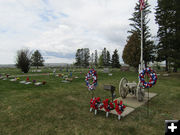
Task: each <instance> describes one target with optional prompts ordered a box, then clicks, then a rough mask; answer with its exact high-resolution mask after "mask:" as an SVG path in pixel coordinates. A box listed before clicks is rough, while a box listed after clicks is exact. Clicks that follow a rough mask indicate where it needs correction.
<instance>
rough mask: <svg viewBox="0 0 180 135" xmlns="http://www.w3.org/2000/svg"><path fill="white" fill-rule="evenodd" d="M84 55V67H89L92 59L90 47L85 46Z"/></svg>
mask: <svg viewBox="0 0 180 135" xmlns="http://www.w3.org/2000/svg"><path fill="white" fill-rule="evenodd" d="M83 54H84V55H83V56H84V61H83V65H84V67H88V66H89V60H90V51H89V48H84V49H83Z"/></svg>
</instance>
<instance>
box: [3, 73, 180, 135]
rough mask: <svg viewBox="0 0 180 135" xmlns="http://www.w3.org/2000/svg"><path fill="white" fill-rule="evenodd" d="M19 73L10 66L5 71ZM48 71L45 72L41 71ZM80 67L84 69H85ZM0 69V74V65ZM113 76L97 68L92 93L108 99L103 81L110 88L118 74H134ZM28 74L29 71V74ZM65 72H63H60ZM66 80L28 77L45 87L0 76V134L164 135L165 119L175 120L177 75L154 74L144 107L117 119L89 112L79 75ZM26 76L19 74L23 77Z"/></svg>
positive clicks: (179, 108) (179, 93) (179, 98)
mask: <svg viewBox="0 0 180 135" xmlns="http://www.w3.org/2000/svg"><path fill="white" fill-rule="evenodd" d="M9 72H10V73H11V74H14V75H15V74H22V73H20V71H18V70H15V69H6V73H9ZM47 72H48V71H47ZM85 72H86V71H84V73H85ZM0 73H5V70H4V69H0ZM112 73H113V76H108V75H107V74H105V73H102V72H100V70H99V71H98V86H97V89H96V90H95V96H100V97H101V98H102V100H103V99H105V98H110V93H109V92H107V91H104V90H103V84H112V85H114V86H115V87H116V95H117V96H119V94H118V85H119V81H120V79H121V78H122V77H126V78H128V80H129V81H133V80H134V81H137V73H133V72H120V71H119V70H114V71H113V72H112ZM29 74H30V73H29ZM66 74H67V73H66ZM73 76H79V79H74V80H73V82H72V83H61V80H62V79H60V78H58V77H54V76H52V75H50V76H35V77H30V79H31V80H34V79H35V80H39V81H44V80H45V81H47V84H46V85H43V86H34V85H24V84H19V83H18V82H10V81H3V80H0V135H56V134H60V135H61V134H69V135H73V134H75V135H76V134H77V135H93V134H97V135H99V134H100V135H101V134H102V135H111V134H112V135H116V134H120V135H128V134H133V135H144V134H153V135H154V134H156V135H161V134H164V131H165V129H164V128H165V127H164V121H165V120H166V119H180V104H179V103H180V81H179V80H180V75H178V74H173V75H171V76H170V77H161V76H160V77H159V79H158V82H157V84H156V85H155V87H153V88H151V89H150V91H151V92H156V93H158V96H156V97H155V98H153V99H152V100H151V101H150V103H149V116H148V115H147V106H146V105H145V106H142V107H140V108H138V109H137V110H136V111H134V112H133V113H131V114H130V115H128V116H127V117H125V118H123V119H121V121H118V120H117V116H114V115H110V116H109V118H105V113H104V112H98V115H96V116H95V115H94V114H93V113H90V112H89V101H90V99H91V95H90V94H89V92H88V90H87V88H86V86H85V81H84V79H85V78H84V74H82V75H81V74H80V73H79V72H75V73H73ZM25 78H26V77H21V80H23V79H24V80H25Z"/></svg>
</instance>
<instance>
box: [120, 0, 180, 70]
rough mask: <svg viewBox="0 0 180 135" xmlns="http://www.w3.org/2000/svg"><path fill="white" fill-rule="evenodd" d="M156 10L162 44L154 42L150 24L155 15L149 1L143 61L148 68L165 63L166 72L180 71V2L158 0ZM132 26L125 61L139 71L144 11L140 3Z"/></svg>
mask: <svg viewBox="0 0 180 135" xmlns="http://www.w3.org/2000/svg"><path fill="white" fill-rule="evenodd" d="M157 2H158V5H157V6H156V12H155V21H156V23H157V24H158V25H159V28H158V32H157V38H158V43H157V44H155V43H154V41H153V40H152V35H151V33H150V28H149V26H148V23H149V21H150V19H148V15H149V14H150V13H151V11H150V5H149V3H148V1H145V7H144V9H143V60H144V63H145V66H147V64H148V63H149V62H154V61H158V62H161V61H165V63H166V71H168V70H169V69H170V66H172V67H173V68H174V71H177V68H178V67H180V53H179V52H180V46H179V38H178V37H180V36H179V27H180V23H179V22H180V17H179V14H178V13H179V12H180V9H179V7H180V6H179V5H180V4H178V1H177V0H158V1H157ZM134 10H135V11H134V13H133V14H132V18H130V19H129V20H130V21H131V23H130V26H131V27H132V29H131V30H129V31H128V32H129V33H130V35H129V36H128V38H127V43H126V45H125V47H124V50H123V55H122V58H123V61H124V62H125V63H126V64H129V65H130V66H133V67H136V68H138V66H139V64H140V49H141V48H140V45H141V43H140V41H141V11H140V2H137V3H136V6H135V8H134Z"/></svg>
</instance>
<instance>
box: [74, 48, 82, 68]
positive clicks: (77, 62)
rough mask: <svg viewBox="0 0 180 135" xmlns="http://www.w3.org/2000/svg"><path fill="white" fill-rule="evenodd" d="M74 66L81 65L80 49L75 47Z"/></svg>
mask: <svg viewBox="0 0 180 135" xmlns="http://www.w3.org/2000/svg"><path fill="white" fill-rule="evenodd" d="M75 65H76V66H81V49H77V51H76V62H75Z"/></svg>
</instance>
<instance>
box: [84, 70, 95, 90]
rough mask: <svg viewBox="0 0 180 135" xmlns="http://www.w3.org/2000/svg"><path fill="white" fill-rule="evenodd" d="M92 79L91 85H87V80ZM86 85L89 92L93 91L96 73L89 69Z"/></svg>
mask: <svg viewBox="0 0 180 135" xmlns="http://www.w3.org/2000/svg"><path fill="white" fill-rule="evenodd" d="M90 79H93V82H92V84H90V83H89V80H90ZM85 81H86V85H87V86H88V89H89V90H94V89H95V88H96V86H97V73H96V71H95V70H94V69H91V70H90V71H89V72H88V73H87V75H86V79H85Z"/></svg>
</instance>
